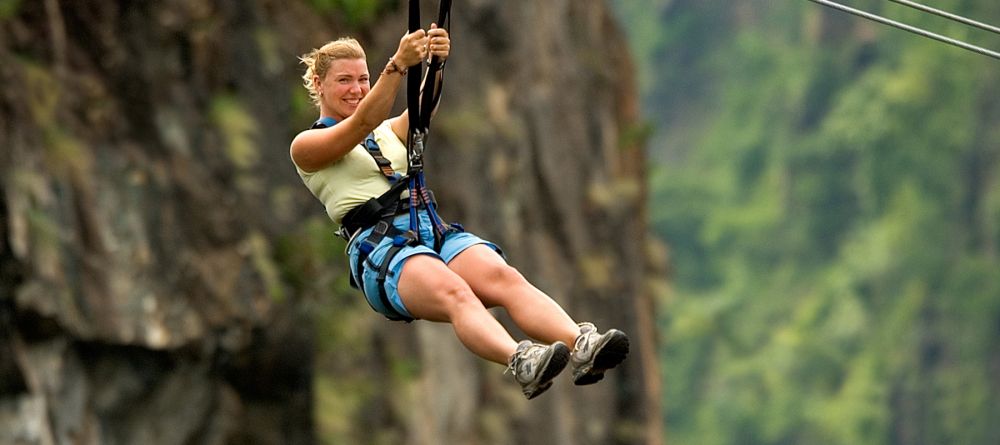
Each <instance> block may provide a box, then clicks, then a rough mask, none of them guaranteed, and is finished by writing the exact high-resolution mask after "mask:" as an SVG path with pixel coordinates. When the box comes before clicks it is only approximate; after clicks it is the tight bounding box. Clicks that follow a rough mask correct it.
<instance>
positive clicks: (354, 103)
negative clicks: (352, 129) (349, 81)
mask: <svg viewBox="0 0 1000 445" xmlns="http://www.w3.org/2000/svg"><path fill="white" fill-rule="evenodd" d="M344 102H347V104H348V105H350V106H352V107H356V106H358V104H359V103H361V99H344Z"/></svg>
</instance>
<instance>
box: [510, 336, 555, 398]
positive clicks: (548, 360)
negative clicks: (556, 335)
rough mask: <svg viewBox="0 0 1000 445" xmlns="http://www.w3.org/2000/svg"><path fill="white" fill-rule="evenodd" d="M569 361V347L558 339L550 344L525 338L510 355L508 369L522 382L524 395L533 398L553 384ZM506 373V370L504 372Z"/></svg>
mask: <svg viewBox="0 0 1000 445" xmlns="http://www.w3.org/2000/svg"><path fill="white" fill-rule="evenodd" d="M567 362H569V348H568V347H567V346H566V344H565V343H563V342H561V341H557V342H555V343H553V344H551V345H549V346H545V345H540V344H538V343H533V342H531V340H524V341H522V342H521V343H518V345H517V350H516V351H514V355H512V356H510V366H508V367H507V371H513V373H514V380H517V383H520V384H521V391H522V392H524V396H525V397H527V398H528V400H531V399H533V398H535V397H538V395H539V394H541V393H543V392H545V390H547V389H549V387H550V386H552V379H553V378H555V376H557V375H559V372H560V371H562V370H563V368H565V367H566V363H567ZM504 373H505V374H506V371H505V372H504Z"/></svg>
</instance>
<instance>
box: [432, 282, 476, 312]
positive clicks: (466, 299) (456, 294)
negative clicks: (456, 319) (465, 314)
mask: <svg viewBox="0 0 1000 445" xmlns="http://www.w3.org/2000/svg"><path fill="white" fill-rule="evenodd" d="M435 299H436V300H437V302H438V305H439V306H440V307H441V308H443V309H444V311H445V312H446V313H448V314H449V315H454V314H456V313H458V312H461V311H465V310H469V309H478V308H480V307H484V306H483V303H482V302H481V301H479V298H478V297H476V294H475V293H473V292H472V289H471V288H469V285H468V284H466V283H465V282H463V281H460V280H459V281H456V282H454V283H449V284H448V285H446V286H443V287H442V288H441V289H440V290H439V291H438V292H437V295H436V296H435Z"/></svg>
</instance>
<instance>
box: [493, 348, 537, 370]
mask: <svg viewBox="0 0 1000 445" xmlns="http://www.w3.org/2000/svg"><path fill="white" fill-rule="evenodd" d="M543 350H544V348H543V347H539V346H538V345H531V346H528V347H526V348H524V349H522V350H520V351H515V352H514V357H513V358H511V360H510V364H509V365H507V369H505V370H504V371H503V373H504V375H506V374H507V373H508V372H512V373H513V374H514V375H515V376H516V375H517V368H518V367H519V366H520V365H521V363H522V362H524V361H525V360H528V359H529V358H532V357H534V356H536V355H538V354H539V353H540V352H541V351H543Z"/></svg>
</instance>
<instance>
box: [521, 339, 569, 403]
mask: <svg viewBox="0 0 1000 445" xmlns="http://www.w3.org/2000/svg"><path fill="white" fill-rule="evenodd" d="M552 349H553V350H552V355H551V356H549V361H548V362H546V363H545V365H544V368H542V376H541V377H540V378H539V379H538V382H539V383H538V386H535V387H534V388H525V389H524V395H525V397H527V398H528V400H531V399H534V398H535V397H538V396H539V395H541V394H542V393H543V392H545V391H546V390H547V389H549V388H550V387H552V379H554V378H556V376H557V375H559V373H560V372H562V370H563V368H565V367H566V364H568V363H569V348H568V347H567V346H566V345H564V344H562V343H555V344H553V345H552Z"/></svg>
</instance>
